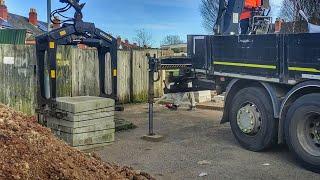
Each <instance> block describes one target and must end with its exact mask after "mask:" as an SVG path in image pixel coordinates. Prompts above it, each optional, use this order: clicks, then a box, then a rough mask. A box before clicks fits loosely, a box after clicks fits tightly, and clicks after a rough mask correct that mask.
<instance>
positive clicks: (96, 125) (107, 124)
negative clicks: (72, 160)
mask: <svg viewBox="0 0 320 180" xmlns="http://www.w3.org/2000/svg"><path fill="white" fill-rule="evenodd" d="M84 122H85V123H88V124H87V125H82V126H78V127H74V126H72V125H71V126H70V124H67V125H69V126H64V123H63V122H61V121H59V120H58V121H48V122H47V126H48V128H50V129H53V130H55V131H60V132H65V133H70V134H79V133H86V132H94V131H102V130H106V129H115V122H114V121H106V120H104V119H100V120H94V121H89V122H87V121H84ZM62 124H63V125H62Z"/></svg>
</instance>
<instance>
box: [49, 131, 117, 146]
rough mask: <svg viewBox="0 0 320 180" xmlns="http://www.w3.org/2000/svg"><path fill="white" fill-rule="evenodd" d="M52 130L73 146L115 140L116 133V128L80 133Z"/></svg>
mask: <svg viewBox="0 0 320 180" xmlns="http://www.w3.org/2000/svg"><path fill="white" fill-rule="evenodd" d="M52 131H53V133H54V134H55V135H56V136H57V137H59V138H60V139H62V140H64V141H65V142H66V143H68V144H69V145H70V146H73V147H77V146H86V145H94V144H101V143H110V142H114V133H115V129H109V130H103V131H95V132H87V133H80V134H71V133H65V132H61V131H56V130H52Z"/></svg>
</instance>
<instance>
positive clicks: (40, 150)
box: [0, 104, 153, 180]
mask: <svg viewBox="0 0 320 180" xmlns="http://www.w3.org/2000/svg"><path fill="white" fill-rule="evenodd" d="M0 179H85V180H89V179H153V178H152V177H151V176H150V175H148V174H146V173H144V172H140V171H134V170H133V169H131V168H129V167H123V168H121V167H118V166H116V165H113V164H109V163H104V162H102V161H101V160H100V159H99V158H98V157H97V156H96V155H94V154H93V155H92V154H91V155H90V154H85V153H83V152H80V151H78V150H76V149H74V148H71V147H69V146H68V145H66V144H65V143H64V142H62V141H60V140H58V139H56V138H55V137H54V136H53V135H52V133H51V132H50V130H49V129H47V128H44V127H42V126H40V125H39V124H38V123H37V122H36V120H35V118H32V117H28V116H26V115H24V114H22V113H19V112H16V111H14V110H12V109H10V108H8V107H6V106H4V105H1V104H0Z"/></svg>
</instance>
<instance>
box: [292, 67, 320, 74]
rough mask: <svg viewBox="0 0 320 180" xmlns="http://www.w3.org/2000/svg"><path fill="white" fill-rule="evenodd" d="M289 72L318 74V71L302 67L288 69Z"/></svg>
mask: <svg viewBox="0 0 320 180" xmlns="http://www.w3.org/2000/svg"><path fill="white" fill-rule="evenodd" d="M289 71H301V72H313V73H320V70H317V69H315V68H304V67H289Z"/></svg>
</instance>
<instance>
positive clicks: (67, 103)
mask: <svg viewBox="0 0 320 180" xmlns="http://www.w3.org/2000/svg"><path fill="white" fill-rule="evenodd" d="M56 101H57V109H60V110H63V111H67V112H72V113H82V112H86V111H92V110H97V109H102V108H107V107H114V106H115V101H114V100H113V99H110V98H102V97H93V96H78V97H60V98H57V100H56Z"/></svg>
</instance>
